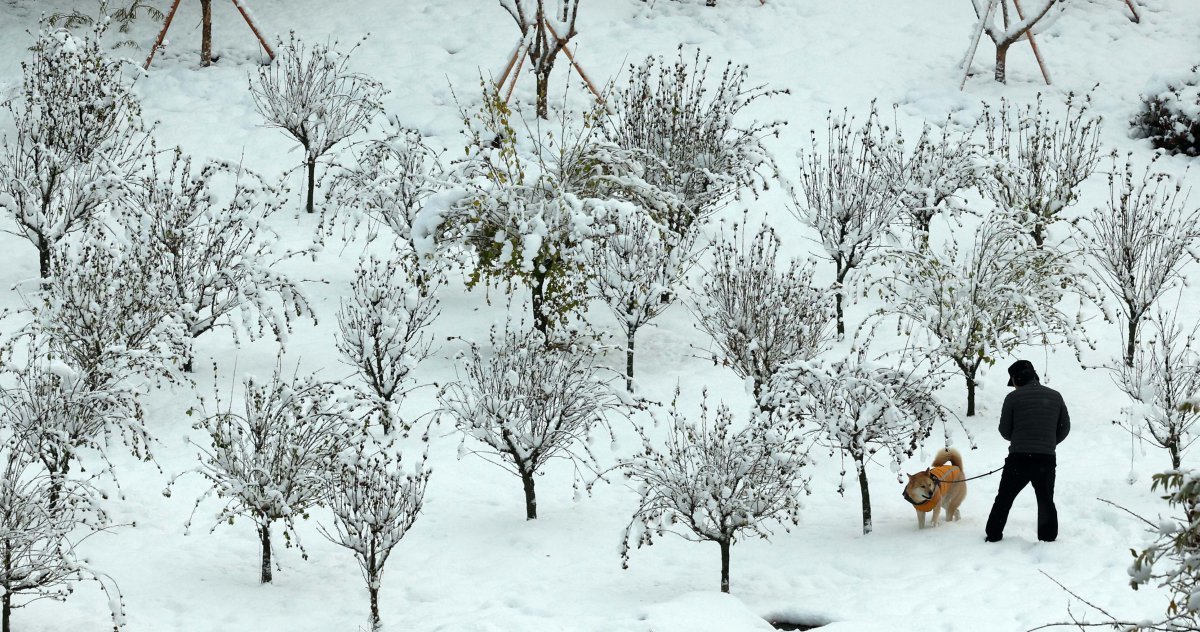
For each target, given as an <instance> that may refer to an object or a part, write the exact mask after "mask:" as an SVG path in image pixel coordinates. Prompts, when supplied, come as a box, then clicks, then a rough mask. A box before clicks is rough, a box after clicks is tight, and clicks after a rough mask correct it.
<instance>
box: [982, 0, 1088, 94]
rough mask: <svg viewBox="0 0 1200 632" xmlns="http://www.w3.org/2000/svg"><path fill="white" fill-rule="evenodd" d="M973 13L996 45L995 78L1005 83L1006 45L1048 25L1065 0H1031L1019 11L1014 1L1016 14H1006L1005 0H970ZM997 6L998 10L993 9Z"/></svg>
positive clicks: (1006, 2)
mask: <svg viewBox="0 0 1200 632" xmlns="http://www.w3.org/2000/svg"><path fill="white" fill-rule="evenodd" d="M971 4H972V6H974V7H975V15H976V17H978V18H979V20H980V21H981V22H983V32H984V33H987V36H988V37H989V38H990V39H991V40H992V43H993V44H995V45H996V71H995V77H996V81H998V82H1000V83H1008V77H1007V74H1006V72H1005V70H1006V68H1007V59H1008V48H1009V47H1010V46H1012V45H1013V44H1015V43H1017V42H1018V41H1019V40H1020V39H1021V38H1022V37H1025V36H1026V34H1027V33H1029V32H1031V31H1033V30H1034V29H1035V28H1036V29H1038V30H1041V29H1044V28H1046V27H1048V26H1049V25H1050V24H1051V23H1052V22H1054V20H1055V19H1057V18H1058V16H1059V15H1061V14H1062V9H1063V8H1064V7H1065V5H1066V2H1064V1H1063V0H1034V1H1033V3H1032V4H1027V5H1026V6H1025V11H1021V9H1020V8H1019V6H1017V5H1015V4H1014V7H1013V8H1014V9H1016V13H1017V15H1009V10H1008V0H971ZM997 8H999V9H1000V10H999V11H996V9H997Z"/></svg>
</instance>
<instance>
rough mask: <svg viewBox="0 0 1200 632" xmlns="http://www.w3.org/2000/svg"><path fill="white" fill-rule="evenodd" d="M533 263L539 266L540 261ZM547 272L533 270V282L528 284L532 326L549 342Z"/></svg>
mask: <svg viewBox="0 0 1200 632" xmlns="http://www.w3.org/2000/svg"><path fill="white" fill-rule="evenodd" d="M534 265H538V266H541V265H542V263H541V262H535V264H534ZM548 273H549V272H548V271H547V272H538V271H535V272H534V274H533V283H531V284H530V285H529V291H530V302H531V303H532V308H533V328H534V329H536V330H538V333H540V334H542V335H543V336H545V340H544V342H546V343H549V342H550V317H549V316H548V315H546V313H545V311H546V274H548Z"/></svg>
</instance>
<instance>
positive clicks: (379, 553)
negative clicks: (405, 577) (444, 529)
mask: <svg viewBox="0 0 1200 632" xmlns="http://www.w3.org/2000/svg"><path fill="white" fill-rule="evenodd" d="M426 456H427V455H424V454H423V455H422V456H421V460H420V461H419V462H418V463H417V465H416V466H415V467H414V468H412V471H411V472H407V471H405V469H404V467H403V464H402V463H401V455H400V453H399V452H398V451H396V450H394V449H392V448H391V447H390V446H377V445H375V444H374V442H371V441H362V442H361V443H359V445H358V447H357V448H356V449H355V450H354V451H352V452H351V453H349V454H348V455H346V456H344V457H343V458H342V459H341V460H340V461H339V462H338V464H337V466H336V468H335V470H334V473H333V476H332V478H331V479H330V485H329V488H328V498H327V500H326V502H327V504H328V505H329V508H330V509H331V510H332V511H333V527H332V528H330V529H326V528H325V527H324V526H322V527H320V529H321V533H322V534H323V535H324V536H325V537H326V538H328V539H329V541H330V542H333V543H334V544H336V545H338V546H341V547H344V548H346V549H348V550H350V552H352V553H354V557H355V559H356V560H358V567H359V569H360V570H361V571H362V575H363V580H365V581H366V583H367V593H368V594H369V595H370V599H371V631H372V632H380V631H381V630H383V621H382V619H380V617H379V591H380V588H381V587H382V585H383V571H384V565H386V564H387V561H388V558H389V557H390V556H391V554H392V549H394V548H396V545H398V544H400V539H401V538H403V537H404V534H405V533H408V530H409V529H410V528H411V527H412V526H413V523H414V522H416V520H417V515H418V514H420V513H421V507H422V504H423V503H424V500H425V486H426V484H428V482H429V473H430V470H429V469H428V468H427V467H426V466H425V461H426Z"/></svg>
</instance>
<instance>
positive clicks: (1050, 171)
mask: <svg viewBox="0 0 1200 632" xmlns="http://www.w3.org/2000/svg"><path fill="white" fill-rule="evenodd" d="M1091 102H1092V99H1091V97H1090V96H1088V97H1085V98H1083V99H1080V98H1079V97H1076V96H1074V95H1068V96H1067V100H1066V108H1065V110H1063V111H1062V112H1052V111H1051V110H1050V108H1047V107H1045V106H1044V105H1043V102H1042V96H1041V95H1040V94H1039V95H1038V98H1037V103H1036V104H1034V105H1026V106H1024V107H1017V106H1014V105H1013V104H1011V103H1009V102H1008V101H1006V100H1001V101H1000V107H999V108H998V109H997V110H996V111H993V110H992V109H991V108H990V107H989V106H987V105H986V104H985V105H984V111H983V116H982V118H981V119H980V126H981V127H982V128H983V131H984V136H985V139H986V142H985V145H984V149H985V151H986V152H987V156H988V158H989V159H990V163H991V164H990V165H989V166H988V168H986V169H985V170H984V176H983V177H982V178H981V179H980V188H981V189H982V191H983V192H984V194H985V195H986V196H987V197H988V198H990V199H991V200H992V202H993V203H994V204H995V205H996V208H997V209H998V210H1000V211H1002V212H1005V213H1008V214H1011V215H1012V216H1013V217H1015V218H1017V219H1018V220H1020V221H1021V222H1022V223H1024V224H1026V226H1027V227H1028V230H1029V232H1030V234H1032V235H1033V239H1034V241H1036V242H1037V245H1038V246H1039V247H1041V246H1042V244H1043V243H1044V242H1045V240H1046V231H1047V229H1048V228H1049V227H1050V226H1051V225H1053V224H1054V223H1055V222H1057V221H1059V220H1061V219H1063V211H1064V210H1065V209H1066V208H1067V207H1068V206H1070V205H1072V204H1074V203H1075V202H1076V201H1078V199H1079V185H1080V184H1081V183H1083V181H1084V180H1086V179H1087V178H1088V176H1090V175H1091V174H1092V172H1094V171H1095V170H1096V165H1097V164H1099V162H1100V117H1099V116H1091V112H1090V110H1089V108H1090V107H1091Z"/></svg>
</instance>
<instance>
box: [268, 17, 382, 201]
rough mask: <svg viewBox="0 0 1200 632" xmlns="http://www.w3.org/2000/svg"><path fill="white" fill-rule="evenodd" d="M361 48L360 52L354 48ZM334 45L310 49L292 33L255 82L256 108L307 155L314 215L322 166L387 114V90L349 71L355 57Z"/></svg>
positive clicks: (352, 50) (318, 44)
mask: <svg viewBox="0 0 1200 632" xmlns="http://www.w3.org/2000/svg"><path fill="white" fill-rule="evenodd" d="M355 48H357V46H356V47H355ZM352 52H354V48H351V49H350V50H349V51H347V52H345V53H342V52H339V51H338V50H337V42H334V43H332V44H329V43H325V44H320V43H317V44H311V45H306V44H305V43H304V42H303V41H301V40H300V39H299V38H297V37H296V33H295V32H294V31H293V32H291V33H290V34H289V35H288V41H286V42H284V41H282V40H281V41H280V42H279V45H278V48H277V50H276V55H275V60H274V62H273V63H271V65H269V66H264V67H262V68H260V69H259V70H258V77H257V81H255V80H254V79H251V82H250V94H251V95H253V97H254V105H255V106H257V107H258V112H259V113H260V114H262V116H263V118H264V119H265V120H266V125H267V127H276V128H279V129H280V130H282V131H283V132H284V133H285V134H287V135H288V136H290V137H292V139H294V140H295V141H296V142H297V143H300V147H301V148H303V149H304V167H305V169H306V173H307V179H306V183H307V191H308V194H307V197H306V198H305V210H307V211H308V212H309V213H312V212H313V191H314V189H315V188H316V174H317V161H318V160H320V159H321V157H322V156H324V155H325V154H326V153H328V152H329V150H331V149H333V148H334V146H336V145H337V144H338V143H340V142H342V141H343V140H346V139H347V138H349V137H350V136H351V135H353V134H354V133H355V132H358V131H361V130H365V129H366V128H367V126H368V125H370V123H371V120H372V119H374V118H375V116H376V115H378V114H380V113H381V112H382V111H383V106H382V105H380V103H379V100H380V98H382V97H383V95H384V93H385V90H384V89H383V86H382V85H381V84H380V83H379V82H377V81H375V80H374V79H371V78H370V77H368V76H366V75H364V74H361V73H357V72H353V71H351V70H350V67H349V63H350V53H352Z"/></svg>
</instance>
